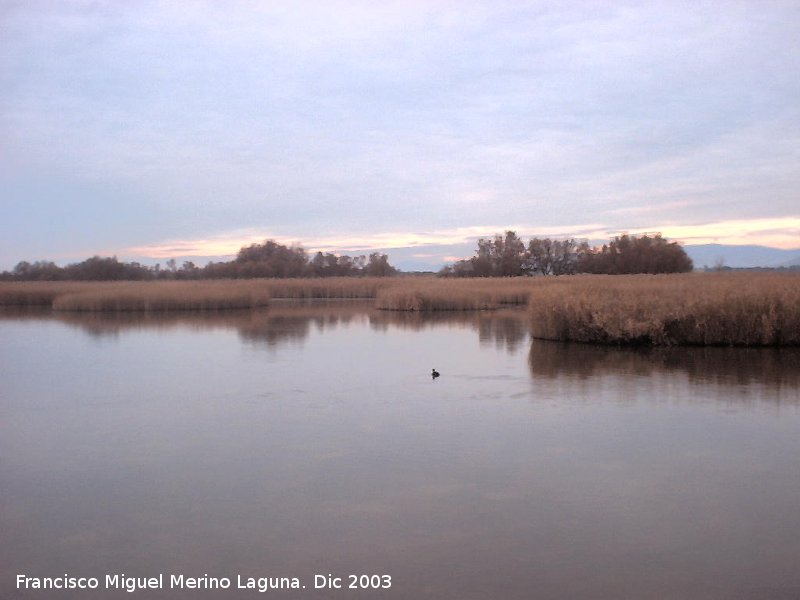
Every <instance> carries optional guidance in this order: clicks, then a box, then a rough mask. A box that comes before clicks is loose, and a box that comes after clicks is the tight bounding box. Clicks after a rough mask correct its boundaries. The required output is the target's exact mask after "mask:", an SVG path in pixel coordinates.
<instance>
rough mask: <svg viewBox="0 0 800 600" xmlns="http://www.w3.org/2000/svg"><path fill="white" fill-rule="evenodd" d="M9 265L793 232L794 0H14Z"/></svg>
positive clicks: (8, 7) (412, 252)
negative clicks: (256, 247) (278, 249)
mask: <svg viewBox="0 0 800 600" xmlns="http://www.w3.org/2000/svg"><path fill="white" fill-rule="evenodd" d="M0 90H2V93H0V269H9V268H11V267H13V265H14V264H16V263H17V262H18V261H21V260H28V261H33V260H53V261H55V262H57V263H59V264H67V263H69V262H77V261H79V260H83V259H85V258H87V257H89V256H92V255H95V254H99V255H103V256H110V255H116V256H118V257H120V259H125V260H139V261H142V262H146V263H149V264H152V262H154V261H161V262H163V261H164V260H167V259H169V258H176V259H178V261H179V263H180V260H183V259H191V260H194V261H195V262H197V263H198V264H205V262H206V261H208V260H211V259H215V260H216V259H218V258H220V257H224V256H228V255H231V254H235V252H236V251H237V250H238V249H239V248H240V247H241V246H243V245H245V244H250V243H254V242H262V241H264V240H265V239H268V238H269V239H275V240H277V241H279V242H282V243H286V244H291V243H300V244H302V245H303V247H304V248H306V249H307V250H309V251H317V250H323V251H330V252H335V253H344V254H365V253H370V252H373V251H381V252H386V253H388V254H389V257H390V262H392V264H399V265H400V266H412V267H413V268H425V267H427V266H429V267H431V268H438V267H440V266H441V265H442V264H443V263H445V262H448V261H452V260H455V259H458V258H464V257H466V256H469V255H471V254H472V250H473V249H474V245H475V240H476V239H477V238H478V237H486V236H492V235H494V234H498V233H502V232H503V231H506V230H509V229H511V230H514V231H516V232H517V233H518V234H519V235H520V236H521V237H523V238H526V239H527V238H529V237H533V236H538V237H545V236H547V237H579V238H585V239H589V240H604V239H608V238H609V237H611V236H613V235H617V234H620V233H624V232H629V233H642V232H661V233H662V234H663V235H664V236H666V237H669V238H670V239H675V240H678V241H680V242H682V243H685V244H703V243H720V244H760V245H766V246H772V247H776V248H784V249H792V248H800V192H798V190H800V3H798V2H796V1H785V2H780V1H769V0H760V1H755V0H754V1H751V2H747V1H734V0H716V1H713V2H703V1H691V2H689V1H681V0H671V1H664V2H658V1H636V2H624V1H613V2H612V1H604V2H590V1H587V2H579V1H574V2H570V1H556V2H547V1H534V2H525V1H520V0H514V1H504V0H491V1H490V0H485V1H484V0H480V1H478V0H458V1H445V0H428V1H422V0H406V1H402V2H395V1H392V0H382V1H380V2H374V1H356V0H354V1H348V0H324V1H322V0H320V1H306V0H297V1H293V2H282V1H274V2H272V1H269V0H264V1H249V2H246V1H239V0H233V1H231V0H227V1H226V2H211V1H207V2H206V1H201V0H197V1H191V2H190V1H180V0H173V1H169V2H168V1H162V2H151V1H147V0H141V1H139V0H137V1H136V2H130V1H122V0H119V1H103V0H75V1H70V0H47V1H45V0H21V1H16V0H0Z"/></svg>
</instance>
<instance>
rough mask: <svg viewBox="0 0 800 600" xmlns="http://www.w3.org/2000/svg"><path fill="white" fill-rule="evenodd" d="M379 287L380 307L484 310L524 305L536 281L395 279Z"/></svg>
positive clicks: (420, 309)
mask: <svg viewBox="0 0 800 600" xmlns="http://www.w3.org/2000/svg"><path fill="white" fill-rule="evenodd" d="M394 281H396V282H398V284H395V285H391V286H386V287H384V288H381V289H380V290H378V294H377V297H376V299H375V307H376V308H378V309H381V310H405V311H451V310H485V309H493V308H499V307H501V306H512V305H521V304H527V302H528V297H529V296H530V292H531V290H532V289H533V286H535V285H536V281H535V280H533V279H531V278H523V277H517V278H503V279H487V278H475V279H434V278H420V279H408V280H405V281H403V280H394Z"/></svg>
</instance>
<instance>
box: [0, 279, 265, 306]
mask: <svg viewBox="0 0 800 600" xmlns="http://www.w3.org/2000/svg"><path fill="white" fill-rule="evenodd" d="M269 302H270V295H269V290H267V289H266V287H265V286H264V284H263V282H257V281H156V282H136V281H123V282H48V283H45V282H31V283H24V284H23V283H19V284H17V283H14V284H4V285H2V286H0V305H6V306H10V305H14V306H33V305H45V306H46V305H47V304H48V303H49V305H50V306H51V307H52V308H53V309H54V310H62V311H87V312H100V311H119V312H124V311H144V312H162V311H173V310H178V311H179V310H208V311H216V310H227V309H235V308H254V307H257V306H267V305H269Z"/></svg>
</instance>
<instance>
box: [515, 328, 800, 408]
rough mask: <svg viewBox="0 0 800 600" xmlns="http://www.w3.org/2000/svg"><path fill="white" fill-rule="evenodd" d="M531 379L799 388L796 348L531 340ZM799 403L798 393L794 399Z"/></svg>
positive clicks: (799, 358)
mask: <svg viewBox="0 0 800 600" xmlns="http://www.w3.org/2000/svg"><path fill="white" fill-rule="evenodd" d="M528 366H529V367H530V371H531V374H532V375H533V376H534V377H535V378H536V377H539V378H541V377H544V378H548V379H552V378H558V377H563V376H568V377H578V378H581V379H589V378H591V377H597V376H602V375H620V376H630V375H633V376H641V377H651V376H653V375H655V374H657V373H670V372H675V371H678V372H683V373H685V374H686V375H687V376H688V378H689V380H690V381H692V382H695V383H719V384H726V385H737V386H738V385H741V386H745V385H749V384H751V383H755V382H758V383H763V384H765V385H768V386H785V387H787V388H795V389H797V388H798V386H800V348H780V349H778V348H722V347H675V346H672V347H655V348H652V347H651V348H642V347H638V348H631V347H621V348H619V347H609V346H597V345H591V344H575V343H560V342H551V341H542V340H533V342H532V343H531V347H530V351H529V353H528ZM797 398H798V401H800V394H798V395H797Z"/></svg>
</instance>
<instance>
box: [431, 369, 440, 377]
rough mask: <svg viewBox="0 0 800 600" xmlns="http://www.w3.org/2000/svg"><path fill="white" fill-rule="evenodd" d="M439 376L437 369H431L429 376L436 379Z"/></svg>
mask: <svg viewBox="0 0 800 600" xmlns="http://www.w3.org/2000/svg"><path fill="white" fill-rule="evenodd" d="M438 376H439V371H437V370H436V369H431V377H432V378H434V379H436V378H437V377H438Z"/></svg>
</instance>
